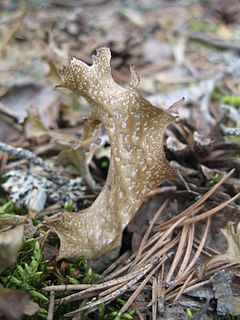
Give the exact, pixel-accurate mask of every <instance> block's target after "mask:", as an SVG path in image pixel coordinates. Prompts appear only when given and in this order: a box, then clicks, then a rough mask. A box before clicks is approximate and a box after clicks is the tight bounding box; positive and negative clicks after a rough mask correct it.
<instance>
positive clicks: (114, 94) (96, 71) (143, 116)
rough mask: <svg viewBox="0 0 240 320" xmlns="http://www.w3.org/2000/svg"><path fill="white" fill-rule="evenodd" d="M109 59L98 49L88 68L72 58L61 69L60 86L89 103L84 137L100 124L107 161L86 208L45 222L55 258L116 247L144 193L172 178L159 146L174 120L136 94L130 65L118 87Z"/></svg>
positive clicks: (94, 255) (102, 252)
mask: <svg viewBox="0 0 240 320" xmlns="http://www.w3.org/2000/svg"><path fill="white" fill-rule="evenodd" d="M110 58H111V53H110V50H109V49H108V48H100V49H98V50H97V55H96V56H93V65H92V66H88V65H86V64H85V63H83V62H82V61H79V60H77V59H72V60H71V63H70V65H69V66H68V67H64V68H63V70H62V71H61V77H62V84H61V86H62V87H65V88H69V89H70V90H71V91H73V92H74V93H76V94H78V95H80V96H83V97H84V98H85V99H86V100H87V101H88V103H89V105H90V108H91V120H90V122H88V124H87V129H86V128H85V130H84V132H85V139H86V140H87V139H89V138H90V137H91V134H92V132H94V125H93V124H95V125H98V124H99V122H101V123H102V124H103V125H104V127H105V129H106V131H107V134H108V136H109V140H110V144H111V160H110V166H109V172H108V177H107V181H106V183H105V186H104V187H103V189H102V191H101V193H100V194H99V196H98V198H97V199H96V200H95V202H94V203H93V204H92V205H91V207H89V208H88V209H86V210H83V211H80V212H77V213H76V212H67V211H65V212H63V213H62V214H60V215H59V216H58V217H56V218H53V219H51V220H48V221H47V222H46V224H47V225H48V226H49V227H50V228H52V229H54V230H55V231H56V233H57V234H58V236H59V238H60V241H61V246H60V252H59V256H58V258H59V259H61V258H67V259H74V258H77V257H79V256H80V255H85V256H86V257H87V259H89V260H96V259H99V258H100V257H101V256H103V255H109V254H110V252H114V251H116V250H118V249H119V248H120V244H121V237H122V232H123V229H124V228H125V227H126V226H127V224H128V223H129V222H130V220H131V219H132V218H133V216H134V215H135V213H136V211H137V210H138V208H139V207H140V205H141V204H142V202H143V200H144V198H145V197H146V195H147V194H148V193H149V191H151V190H152V189H154V188H155V187H156V186H157V185H159V184H160V183H161V182H163V181H164V180H166V179H172V178H176V173H175V171H174V170H173V169H172V168H171V167H170V165H169V163H168V161H167V160H166V158H165V154H164V150H163V135H164V132H165V129H166V127H167V126H168V125H169V123H170V122H172V121H174V119H175V118H174V117H173V116H172V115H171V114H169V113H168V112H165V111H164V110H162V109H160V108H157V107H155V106H153V105H152V104H151V103H150V102H149V101H147V100H146V99H145V98H144V97H143V96H142V95H140V94H139V93H138V92H137V90H136V87H137V85H138V82H139V77H138V75H137V73H136V72H135V70H134V68H133V67H131V69H130V70H131V81H130V85H129V87H128V88H123V87H121V86H119V85H118V84H117V83H116V82H115V81H114V80H113V78H112V75H111V67H110ZM89 123H90V124H91V128H90V129H89Z"/></svg>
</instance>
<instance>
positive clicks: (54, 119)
mask: <svg viewBox="0 0 240 320" xmlns="http://www.w3.org/2000/svg"><path fill="white" fill-rule="evenodd" d="M60 2H61V3H60ZM72 5H74V4H73V3H72V4H70V2H69V3H67V2H65V1H56V2H55V4H54V3H53V2H51V4H47V9H46V4H44V3H42V4H41V5H40V7H39V8H38V9H40V10H39V13H41V14H39V15H36V11H34V10H36V8H34V7H30V9H28V10H27V12H26V14H25V11H24V10H25V9H21V10H20V11H18V10H16V9H17V7H15V11H14V10H13V11H12V12H10V11H9V13H8V17H9V20H7V19H6V20H5V22H4V24H5V25H3V27H1V28H5V29H4V30H1V32H2V34H3V35H4V37H3V41H2V40H1V48H3V49H4V50H2V52H3V53H5V55H3V60H2V62H1V86H2V88H1V90H0V92H1V102H2V104H3V106H4V108H0V114H1V120H0V121H1V124H0V125H1V141H2V142H3V143H11V144H12V146H14V147H22V148H23V149H26V150H31V151H32V153H33V154H36V155H37V156H38V157H39V158H43V159H46V160H47V161H45V162H46V163H47V165H49V160H51V166H50V167H51V168H52V169H53V170H54V171H56V172H57V175H60V176H61V177H62V181H61V180H59V176H58V177H57V178H56V175H54V174H51V173H50V171H44V170H42V169H39V167H36V165H33V164H31V165H30V162H29V159H28V160H26V158H24V157H22V156H20V155H16V154H15V155H14V154H11V152H9V151H5V152H3V153H2V154H1V168H2V174H3V175H4V176H5V178H4V179H5V180H7V181H6V182H5V190H6V191H7V192H8V193H10V197H11V199H12V201H13V202H15V203H16V204H17V207H19V205H22V204H23V205H24V206H25V207H27V208H28V212H25V215H27V216H28V215H29V214H30V209H31V207H32V204H31V205H30V200H31V199H32V201H33V203H34V206H33V207H34V208H35V207H36V206H37V204H38V201H39V203H40V205H41V206H42V207H41V206H40V211H39V210H36V213H35V214H36V215H35V214H34V215H30V218H33V216H34V219H35V221H34V224H36V225H37V229H39V231H41V224H42V222H43V217H44V216H52V215H53V214H54V213H55V212H58V211H59V208H63V206H64V203H65V202H66V201H69V200H73V207H71V203H69V204H67V205H66V207H68V208H70V210H71V209H72V208H73V210H75V211H77V210H79V209H82V208H85V207H88V206H89V205H90V204H91V203H92V201H93V199H94V197H96V195H97V192H98V188H99V189H100V187H101V186H102V185H103V184H104V179H103V175H102V172H101V171H102V170H103V161H104V160H102V162H101V158H100V159H99V158H98V162H96V160H95V157H94V153H93V155H90V156H89V158H88V159H89V160H88V162H87V165H90V170H91V174H92V176H93V178H94V180H95V182H96V185H97V191H95V193H92V192H91V193H90V192H89V188H88V187H86V185H85V182H84V181H83V180H82V179H81V178H79V177H78V176H79V171H77V172H76V168H74V166H72V165H71V162H72V161H69V160H70V158H71V155H70V157H67V158H65V163H64V165H63V163H61V164H60V163H57V162H56V160H55V158H54V157H56V156H57V155H59V152H60V149H61V148H59V144H58V143H57V140H58V139H57V137H59V134H58V132H61V134H62V135H61V139H60V140H61V141H62V140H66V141H68V143H69V139H68V137H69V132H70V136H71V139H73V140H72V141H80V139H79V138H80V136H81V134H82V131H83V128H82V122H83V121H82V119H80V117H81V115H82V118H85V116H86V109H85V105H83V104H82V101H81V100H80V99H79V100H78V98H76V97H74V96H71V95H70V94H69V93H68V94H67V93H65V92H63V91H62V90H61V92H60V90H59V91H56V90H53V89H52V87H53V85H54V84H56V83H57V81H58V80H56V79H57V78H56V73H55V71H56V70H57V69H59V68H61V66H62V65H63V64H68V60H69V58H70V56H76V57H77V58H80V59H82V60H84V61H85V62H87V63H91V59H90V55H91V53H93V52H94V51H95V49H96V48H98V47H101V46H110V47H111V50H112V52H113V63H112V65H113V77H114V78H115V79H116V80H117V81H118V82H119V83H120V84H125V83H127V81H128V65H129V64H132V63H133V64H135V65H136V68H137V70H138V71H139V73H140V75H141V78H142V79H143V78H144V79H143V81H141V82H142V85H141V88H140V89H141V91H143V92H144V94H147V95H148V96H149V98H150V101H151V102H154V104H157V105H160V106H166V107H167V106H169V105H170V104H171V103H170V101H171V102H175V101H177V100H179V99H181V98H182V97H183V96H184V97H185V104H184V106H183V107H182V108H181V109H180V114H181V115H182V117H183V118H184V119H180V120H178V121H177V123H176V124H173V125H171V126H169V127H168V129H167V131H166V134H165V135H166V144H165V151H166V155H167V158H168V159H169V160H170V161H171V164H172V166H173V167H174V168H175V169H176V170H178V171H179V173H180V176H181V177H182V178H181V179H180V180H179V181H176V182H172V181H171V182H170V181H169V182H165V183H163V184H161V186H159V187H157V188H156V189H155V190H153V191H152V192H151V193H150V194H149V195H148V197H147V198H146V199H145V202H144V204H143V206H142V208H141V209H140V210H139V212H138V213H137V216H136V217H135V219H134V220H133V221H132V222H131V224H130V225H129V226H128V227H127V230H126V236H124V239H125V241H127V242H128V243H127V244H124V246H123V249H122V250H123V253H122V255H120V257H119V258H118V259H117V260H116V261H115V262H113V264H112V265H111V266H109V267H108V268H106V269H105V270H104V271H103V273H102V278H101V279H100V280H99V279H98V280H97V281H96V280H95V282H97V283H96V284H83V283H82V280H83V277H78V276H77V273H78V272H79V269H81V268H80V267H79V266H77V267H76V265H74V267H73V265H72V263H69V264H68V267H66V269H65V267H64V263H63V262H61V261H60V262H58V263H57V264H56V261H55V260H54V259H55V258H54V255H55V256H56V254H57V250H58V248H57V245H56V243H57V239H56V237H55V236H54V235H50V238H49V239H47V240H46V239H45V235H43V234H42V231H41V233H40V234H41V235H40V238H39V234H38V235H37V233H38V232H39V231H37V233H36V235H35V237H36V238H37V239H40V243H41V244H42V247H41V248H42V250H43V251H44V244H45V245H46V247H47V248H52V249H54V248H55V249H54V250H53V253H52V257H50V256H49V257H50V259H52V260H51V263H53V267H54V271H51V272H52V274H51V272H50V274H49V273H46V276H47V278H46V279H47V283H46V285H45V288H44V289H43V291H41V289H42V288H43V287H44V285H43V280H41V281H42V282H41V281H40V283H41V284H40V285H39V286H38V287H37V286H36V284H34V286H33V287H34V288H37V289H36V290H35V289H34V290H35V291H36V292H37V293H40V294H41V292H43V293H44V292H45V293H44V295H45V297H48V295H47V293H48V292H51V294H50V296H49V297H50V298H49V302H50V304H49V309H48V302H47V301H46V302H43V301H41V299H40V300H38V298H37V297H36V296H35V297H34V295H33V296H32V295H31V293H30V295H31V297H32V299H34V300H35V301H36V302H37V303H38V304H39V306H41V307H40V309H41V308H42V307H44V310H45V311H43V310H41V312H42V315H44V316H45V317H46V312H48V318H49V319H52V318H53V317H55V318H60V316H59V313H58V312H59V311H58V309H59V310H64V311H63V312H62V314H64V313H65V314H67V313H70V315H71V314H80V315H83V311H84V310H88V311H89V309H90V310H91V311H92V312H94V310H95V309H96V310H97V309H98V310H97V311H95V313H93V314H92V313H88V311H87V314H88V315H87V314H85V315H86V317H90V318H91V317H93V318H94V316H96V314H98V315H99V317H100V315H101V314H103V315H104V312H105V313H107V314H109V318H111V317H112V318H116V319H120V318H121V313H122V314H123V315H124V314H125V316H126V317H129V319H131V318H136V319H137V318H139V319H142V318H144V317H146V316H147V315H148V316H149V317H150V318H152V319H156V315H157V317H160V316H161V317H162V318H163V319H164V318H165V319H168V318H169V317H170V316H171V315H174V316H173V317H182V318H183V319H184V317H185V318H186V319H187V314H186V310H187V308H194V307H197V308H199V309H200V311H199V313H200V314H204V315H205V316H209V315H210V316H212V317H214V316H215V315H216V314H217V313H218V314H219V315H222V316H223V317H224V316H225V314H227V313H228V312H230V314H233V315H237V314H238V312H239V311H238V308H237V305H236V304H235V302H237V301H238V296H239V291H238V290H237V289H236V286H234V285H233V284H234V283H235V282H236V277H238V274H239V261H238V259H237V257H238V255H239V241H238V229H237V226H238V223H239V206H238V203H239V202H238V200H237V197H238V192H239V172H238V167H239V159H238V153H239V140H238V137H237V134H236V137H234V138H233V137H232V136H230V137H229V136H227V135H229V133H230V134H233V135H234V134H235V133H236V132H237V131H236V130H235V131H233V130H232V131H231V129H234V128H237V127H238V125H239V124H238V122H237V121H238V120H239V110H238V109H237V107H236V106H235V104H236V101H237V99H236V98H235V99H233V98H230V96H232V97H238V96H239V95H240V91H239V80H238V79H239V77H238V75H239V58H238V57H237V54H236V50H238V47H237V45H238V44H237V42H236V41H235V39H236V38H237V37H238V34H237V28H235V26H237V25H238V23H239V21H238V16H237V15H234V14H233V13H232V12H236V11H237V10H236V7H234V6H236V4H234V2H231V4H229V3H228V6H227V8H234V9H231V10H232V11H231V10H230V9H229V10H226V5H225V4H223V5H219V4H218V3H216V2H211V4H209V10H208V12H207V14H205V15H203V12H205V13H206V8H204V7H203V6H202V5H201V3H200V2H193V3H192V2H188V3H187V4H186V6H185V5H182V3H181V4H180V3H178V2H174V3H172V4H171V5H169V3H167V5H166V4H165V3H164V4H163V5H161V4H159V5H157V6H154V7H153V8H151V5H150V4H149V6H146V7H145V5H144V4H143V3H142V2H141V5H139V3H136V2H135V1H131V2H129V3H127V4H126V3H125V4H124V6H126V7H124V6H123V5H122V3H121V1H120V2H119V4H118V5H119V8H118V9H116V7H115V6H114V5H112V4H110V3H109V4H108V5H107V6H106V5H105V4H104V2H103V3H101V2H100V4H95V3H88V4H83V6H82V7H81V6H80V7H79V8H78V10H76V11H75V9H76V8H75V7H72ZM224 5H225V9H223V7H224ZM4 6H5V4H4V5H2V4H1V9H2V8H4ZM14 6H15V4H13V7H14ZM59 6H63V7H64V8H65V10H66V11H65V13H64V14H63V11H62V10H61V9H59ZM73 8H74V9H73ZM4 9H5V8H4ZM187 9H188V10H189V11H187ZM96 12H98V13H100V14H99V15H98V17H96V15H95V13H96ZM173 12H174V15H173ZM176 12H179V13H181V14H179V15H176ZM189 12H191V13H189ZM15 13H19V14H17V15H16V16H15ZM142 13H144V15H143V14H142ZM173 17H174V19H173ZM1 19H2V18H1ZM15 21H17V29H16V24H15ZM116 21H117V22H118V23H116ZM193 21H195V24H193ZM201 22H203V24H202V25H201ZM209 22H211V25H212V27H211V29H209V30H206V28H207V26H208V25H209ZM14 24H15V25H14ZM39 25H41V26H43V27H42V30H41V29H39ZM116 25H117V26H118V27H116ZM203 25H204V27H205V29H203V28H202V26H203ZM6 26H8V27H9V28H10V29H9V32H6V30H7V29H6ZM185 26H187V33H186V32H185V31H184V27H185ZM213 26H214V28H213ZM179 27H180V28H179ZM192 27H194V30H191V28H192ZM11 28H12V29H11ZM99 28H102V29H101V30H102V32H103V34H104V37H102V35H100V34H99V32H98V31H97V30H99ZM176 29H177V30H180V31H178V32H179V34H176ZM129 30H131V32H133V33H134V36H135V39H134V41H133V39H131V38H129ZM196 30H197V31H198V34H196V32H195V31H196ZM226 30H227V31H226ZM226 35H228V36H227V37H228V38H226ZM48 37H49V39H48ZM216 38H217V41H215V39H216ZM181 39H185V41H182V40H181ZM200 40H201V43H202V44H201V45H200V42H199V43H197V41H200ZM226 40H227V42H226ZM150 42H151V43H150ZM4 43H7V45H5V44H4ZM160 43H161V50H159V48H160V45H159V44H160ZM147 44H148V46H147ZM208 45H210V46H209V47H208ZM216 45H217V46H221V48H223V49H224V50H226V51H225V52H221V51H217V50H216V49H214V47H216ZM149 46H150V48H151V50H149ZM23 48H24V52H25V56H24V57H23V55H22V50H23ZM4 51H5V52H4ZM36 52H37V56H38V57H37V59H36ZM26 61H27V63H26ZM30 65H31V66H32V67H29V66H30ZM175 79H176V81H173V80H175ZM219 88H220V95H219V90H218V89H219ZM33 91H34V94H33ZM47 92H50V98H51V99H50V100H49V97H48V94H46V93H47ZM159 92H160V93H159ZM216 93H217V95H216ZM63 105H68V108H67V109H64V107H63ZM27 108H30V109H29V112H31V110H35V109H37V110H38V111H39V113H40V115H41V121H42V123H43V124H44V126H45V127H46V128H47V130H51V131H52V134H53V135H52V136H51V137H50V136H49V135H46V132H45V136H44V134H42V132H41V129H42V128H41V127H40V128H39V126H36V125H35V124H34V125H33V128H34V130H32V129H31V130H30V131H28V134H26V127H25V135H24V136H23V132H24V130H23V126H22V125H21V124H19V123H18V122H19V120H20V119H22V115H23V114H24V113H25V114H26V110H27ZM6 110H7V112H6ZM64 110H68V111H67V112H68V113H67V116H66V117H65V114H64ZM71 110H72V111H71ZM71 112H72V119H74V118H77V117H78V118H79V120H78V121H77V120H76V121H72V120H71V116H69V114H71ZM76 112H77V113H76ZM76 115H77V116H76ZM68 119H70V122H69V120H68ZM223 126H224V127H223ZM223 128H228V130H226V129H225V130H224V129H223ZM39 129H40V130H39ZM229 130H230V131H229ZM19 133H21V135H20V134H19ZM54 133H56V135H55V136H54ZM14 134H15V136H14ZM105 136H106V135H105ZM53 138H54V139H53ZM38 139H39V140H38ZM51 139H53V142H52V143H51V144H50V145H49V142H50V141H51ZM234 139H235V140H234ZM233 140H234V141H233ZM74 143H75V142H74ZM95 146H96V148H99V147H98V146H97V145H95ZM106 146H108V140H107V139H106ZM70 147H72V148H73V149H74V147H75V145H72V142H70ZM91 147H92V146H91ZM102 147H103V146H102V145H101V148H102ZM102 154H103V155H104V153H102ZM24 159H25V160H24ZM103 159H105V158H104V157H103ZM66 160H67V161H66ZM52 163H53V166H52ZM99 163H100V167H98V165H99ZM66 164H67V165H66ZM233 168H235V169H236V170H235V172H232V171H231V170H232V169H233ZM228 173H229V174H228ZM13 178H15V179H14V180H13ZM11 179H12V182H11ZM66 179H67V182H66ZM27 181H28V182H27ZM71 181H72V182H73V181H75V185H74V187H72V182H71ZM36 187H37V188H36ZM41 189H43V190H45V192H46V193H47V198H46V200H45V201H43V200H42V199H43V198H41V197H40V200H38V199H39V198H38V197H36V191H35V190H41ZM40 193H41V192H40ZM4 197H5V195H4ZM44 202H45V204H44ZM42 208H44V209H43V210H42ZM15 210H19V209H15ZM56 210H57V211H56ZM17 212H18V211H17ZM19 217H20V216H19ZM28 219H29V218H28ZM36 219H37V220H36ZM5 221H6V220H5ZM9 221H11V220H9ZM8 228H9V229H8V230H11V229H13V230H14V228H15V227H14V223H13V222H12V223H10V227H8ZM8 230H7V231H8ZM221 230H222V231H221ZM32 232H36V231H35V230H34V231H32ZM1 234H2V232H1ZM30 234H31V232H30ZM131 234H132V237H131V238H132V240H131V238H130V239H129V237H130V235H131ZM25 235H26V236H27V231H26V228H25ZM31 237H32V235H31V236H30V238H31ZM224 238H226V241H224ZM24 241H26V240H24ZM27 241H28V240H27ZM48 242H50V243H48ZM132 248H134V249H132ZM31 250H33V248H32V249H31ZM49 250H50V249H49ZM24 252H25V251H24V247H23V249H20V254H19V256H20V258H21V255H22V253H24ZM32 252H33V251H32ZM54 252H55V253H54ZM18 259H19V258H18ZM18 261H19V260H18ZM54 261H55V262H54ZM23 262H24V260H23ZM25 262H26V263H27V264H28V265H31V262H30V261H25ZM15 266H16V267H15ZM15 266H13V267H12V268H13V269H12V268H10V269H11V270H12V271H11V272H13V273H14V268H17V267H18V266H19V262H17V264H15ZM72 268H73V270H72V271H70V270H71V269H72ZM18 269H19V267H18ZM90 269H91V268H90ZM90 269H89V267H88V268H87V269H85V271H83V269H82V271H81V272H82V273H84V272H88V271H87V270H90ZM7 270H8V269H7ZM19 270H20V269H19ZM24 270H25V271H26V270H27V269H24ZM63 270H65V271H63ZM222 270H224V272H222ZM15 271H16V270H15ZM4 274H5V273H3V274H2V275H1V282H2V281H3V280H2V279H3V278H4ZM16 274H17V276H16V277H15V278H16V279H17V280H18V279H21V277H20V275H19V274H18V273H16ZM90 274H91V272H90V271H89V275H90ZM229 274H230V276H229ZM22 275H24V274H22ZM219 277H220V280H219ZM90 278H91V277H90ZM40 279H41V278H40ZM60 279H61V280H60ZM233 279H234V280H233ZM17 280H16V281H17ZM74 281H76V283H74ZM129 282H130V285H129ZM2 283H3V285H4V286H6V285H5V283H4V282H2ZM221 284H222V285H223V287H221ZM9 286H10V287H11V289H13V290H14V289H23V290H24V291H25V290H27V288H25V287H24V286H23V283H22V284H18V285H17V287H16V284H15V285H13V284H9ZM209 288H210V289H211V290H210V289H209ZM226 288H228V292H229V295H226V294H225V291H226ZM66 290H68V291H67V293H64V292H65V291H66ZM209 290H210V291H209ZM71 291H72V293H74V294H77V296H75V297H74V296H73V295H72V294H71ZM16 292H18V291H16ZM27 292H29V291H27ZM207 292H208V293H207ZM54 293H55V294H54ZM21 294H22V293H21ZM36 295H37V294H36ZM194 295H195V298H191V297H193V296H194ZM77 297H78V298H77ZM96 297H98V300H95V298H96ZM117 297H121V298H122V299H124V301H125V302H120V301H118V302H116V301H117V300H116V298H117ZM196 297H198V298H197V299H196ZM64 299H66V300H64ZM75 299H79V300H77V303H78V301H79V302H81V306H79V304H76V300H75ZM211 299H215V301H216V303H217V308H215V307H214V305H212V304H211V303H210V302H209V303H208V301H210V300H211ZM43 300H44V298H43ZM64 301H65V302H64ZM114 301H115V302H114ZM101 302H104V304H105V307H104V308H105V311H103V307H102V306H103V304H101ZM114 303H115V304H114ZM123 303H124V305H123ZM130 306H132V307H133V308H134V310H135V313H134V314H133V313H132V312H130V313H127V314H126V310H127V308H129V307H130ZM61 308H63V309H61ZM79 308H80V310H79ZM107 308H109V309H107ZM111 308H112V309H111ZM4 310H5V311H6V310H7V309H6V308H5V307H4ZM76 310H77V311H76ZM130 310H131V309H130ZM1 311H2V310H1ZM6 312H7V311H6ZM41 312H40V313H41ZM201 312H202V313H201ZM40 313H39V314H40ZM196 316H197V313H196ZM71 317H74V316H71ZM123 318H124V317H123Z"/></svg>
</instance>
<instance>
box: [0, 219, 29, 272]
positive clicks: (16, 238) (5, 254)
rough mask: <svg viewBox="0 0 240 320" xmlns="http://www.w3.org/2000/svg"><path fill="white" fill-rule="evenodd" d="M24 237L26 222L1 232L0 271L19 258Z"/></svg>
mask: <svg viewBox="0 0 240 320" xmlns="http://www.w3.org/2000/svg"><path fill="white" fill-rule="evenodd" d="M23 238H24V224H20V225H18V226H15V227H14V228H11V229H7V230H5V231H2V232H0V273H1V272H3V271H4V270H5V269H6V268H7V267H10V266H11V265H12V264H14V262H15V261H16V259H17V255H18V251H19V249H20V247H21V245H22V242H23Z"/></svg>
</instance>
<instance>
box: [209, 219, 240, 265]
mask: <svg viewBox="0 0 240 320" xmlns="http://www.w3.org/2000/svg"><path fill="white" fill-rule="evenodd" d="M220 230H221V231H222V233H223V235H224V237H225V239H226V241H227V251H226V252H225V253H223V254H220V255H217V256H215V257H213V258H212V259H210V261H209V262H208V263H207V267H209V265H212V264H214V263H216V262H218V261H225V260H227V261H229V262H233V263H240V222H239V223H238V225H237V227H236V231H235V229H234V226H233V223H232V222H228V224H227V225H226V227H225V228H222V229H220Z"/></svg>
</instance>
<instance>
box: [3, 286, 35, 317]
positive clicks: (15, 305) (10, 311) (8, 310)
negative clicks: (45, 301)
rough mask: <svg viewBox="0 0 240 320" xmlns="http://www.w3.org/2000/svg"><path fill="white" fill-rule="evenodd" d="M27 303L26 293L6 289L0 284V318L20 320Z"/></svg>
mask: <svg viewBox="0 0 240 320" xmlns="http://www.w3.org/2000/svg"><path fill="white" fill-rule="evenodd" d="M28 302H29V297H28V294H27V293H26V292H24V291H21V290H11V289H6V288H4V287H3V286H2V285H1V284H0V317H1V316H4V317H5V318H6V319H9V320H19V319H21V317H22V315H23V313H24V308H25V307H26V306H27V305H28Z"/></svg>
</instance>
